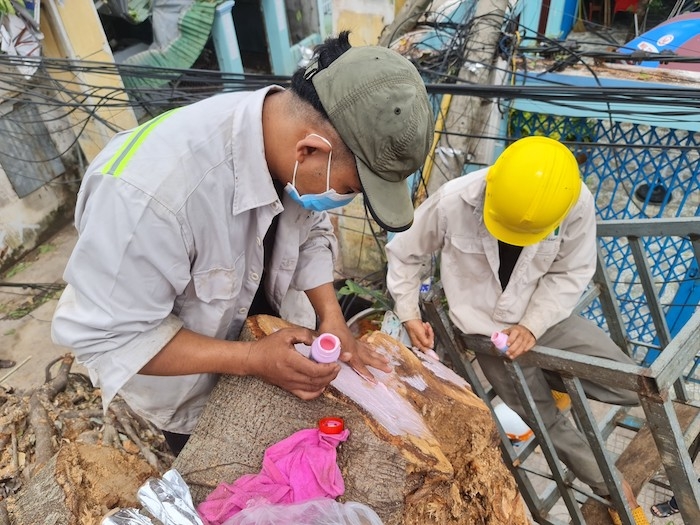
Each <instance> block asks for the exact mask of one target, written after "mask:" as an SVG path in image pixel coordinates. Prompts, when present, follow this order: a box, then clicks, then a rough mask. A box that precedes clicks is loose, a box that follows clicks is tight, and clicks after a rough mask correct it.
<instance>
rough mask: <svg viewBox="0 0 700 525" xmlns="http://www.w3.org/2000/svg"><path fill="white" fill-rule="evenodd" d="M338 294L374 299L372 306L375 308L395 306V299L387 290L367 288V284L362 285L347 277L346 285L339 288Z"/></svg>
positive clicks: (382, 308)
mask: <svg viewBox="0 0 700 525" xmlns="http://www.w3.org/2000/svg"><path fill="white" fill-rule="evenodd" d="M337 295H338V296H339V297H343V296H348V295H357V296H359V297H364V298H365V299H367V300H370V301H372V308H374V309H375V310H391V309H392V308H393V306H394V301H392V300H391V297H390V296H389V294H387V293H386V291H385V290H375V289H372V288H367V287H366V286H362V285H361V284H358V283H357V282H355V281H353V280H351V279H347V280H346V281H345V286H343V287H342V288H341V289H340V290H338V292H337Z"/></svg>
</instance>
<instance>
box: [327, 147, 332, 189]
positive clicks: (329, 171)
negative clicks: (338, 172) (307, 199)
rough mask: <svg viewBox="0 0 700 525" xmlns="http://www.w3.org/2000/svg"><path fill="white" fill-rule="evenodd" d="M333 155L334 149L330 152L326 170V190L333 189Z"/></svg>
mask: <svg viewBox="0 0 700 525" xmlns="http://www.w3.org/2000/svg"><path fill="white" fill-rule="evenodd" d="M332 157H333V149H332V148H331V150H330V151H329V152H328V169H327V170H326V191H329V190H330V189H331V158H332Z"/></svg>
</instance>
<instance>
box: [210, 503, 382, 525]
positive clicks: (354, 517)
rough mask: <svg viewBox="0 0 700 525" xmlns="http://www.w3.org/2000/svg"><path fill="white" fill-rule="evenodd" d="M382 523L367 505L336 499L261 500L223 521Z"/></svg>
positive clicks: (248, 524)
mask: <svg viewBox="0 0 700 525" xmlns="http://www.w3.org/2000/svg"><path fill="white" fill-rule="evenodd" d="M281 523H293V524H294V525H382V520H380V519H379V516H377V513H376V512H374V511H373V510H372V509H371V508H369V507H368V506H367V505H363V504H362V503H357V502H354V501H350V502H347V503H339V502H337V501H335V500H333V499H330V498H325V499H314V500H310V501H305V502H303V503H294V504H291V505H271V504H259V505H255V506H252V507H248V508H246V509H243V510H242V511H241V512H239V513H238V514H236V515H235V516H232V517H230V518H229V519H227V520H226V521H225V522H224V523H223V524H222V525H280V524H281Z"/></svg>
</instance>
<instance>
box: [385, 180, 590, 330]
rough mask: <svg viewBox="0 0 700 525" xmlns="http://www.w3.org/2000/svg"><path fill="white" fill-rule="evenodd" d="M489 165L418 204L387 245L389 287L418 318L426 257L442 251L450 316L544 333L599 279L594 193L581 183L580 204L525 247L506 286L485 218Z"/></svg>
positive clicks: (466, 323)
mask: <svg viewBox="0 0 700 525" xmlns="http://www.w3.org/2000/svg"><path fill="white" fill-rule="evenodd" d="M487 171H488V168H485V169H482V170H479V171H476V172H473V173H470V174H467V175H464V176H463V177H459V178H457V179H454V180H452V181H449V182H447V183H445V184H443V185H442V186H441V187H440V188H439V189H438V191H437V192H435V193H434V194H433V195H431V196H430V198H428V199H427V200H426V201H425V202H424V203H423V204H421V206H419V208H418V209H417V210H416V214H415V217H414V221H413V225H412V226H411V227H410V228H409V229H408V230H406V231H405V232H402V233H399V234H397V235H395V236H394V238H393V239H392V240H391V242H389V243H388V244H387V247H386V252H387V260H388V264H389V269H388V275H387V287H388V289H389V291H390V293H391V295H392V296H393V297H394V300H395V306H394V311H395V312H396V314H397V316H398V317H399V319H400V320H401V321H402V322H404V321H408V320H411V319H420V318H421V315H420V310H419V306H418V301H419V288H420V285H421V279H422V278H423V277H424V276H425V273H426V256H429V255H430V254H432V253H434V252H440V254H441V264H440V279H441V281H442V284H443V287H444V289H445V296H446V298H447V302H448V304H449V313H450V318H451V319H452V321H453V322H454V323H455V325H456V326H457V327H458V328H459V329H460V330H462V332H464V333H467V334H482V335H491V333H492V332H494V331H496V330H502V329H503V328H506V327H509V326H512V325H515V324H521V325H523V326H525V327H526V328H528V329H529V330H530V331H531V332H532V333H533V335H534V336H535V337H536V338H538V337H540V336H541V335H542V334H543V333H544V332H545V331H547V329H548V328H550V327H551V326H553V325H555V324H556V323H558V322H559V321H562V320H563V319H566V318H567V317H568V316H569V315H571V312H572V311H573V309H574V307H575V306H576V303H577V302H578V300H579V299H580V297H581V294H582V293H583V291H584V290H585V289H586V286H587V285H588V283H589V282H590V280H591V278H592V277H593V273H594V271H595V267H596V224H595V210H594V206H593V204H594V203H593V196H592V195H591V192H590V191H589V190H588V188H587V187H586V186H585V185H584V184H583V182H582V183H581V193H580V196H579V198H578V202H576V204H575V205H574V207H573V208H572V209H571V211H570V212H569V215H568V216H567V217H566V218H565V219H564V221H563V222H562V224H561V225H560V226H559V228H557V229H556V230H555V231H554V232H553V233H552V234H551V235H549V236H548V237H547V238H546V239H544V240H543V241H541V242H539V243H537V244H533V245H531V246H525V247H524V248H523V250H522V252H521V254H520V257H519V258H518V261H517V263H516V264H515V267H514V268H513V273H512V275H511V278H510V281H509V282H508V285H507V286H506V289H505V290H503V289H502V288H501V282H500V279H499V277H498V268H499V266H500V258H499V255H498V241H497V239H496V238H495V237H494V236H493V235H491V234H490V233H489V231H488V230H487V229H486V226H485V225H484V221H483V207H484V192H485V181H484V179H485V177H486V173H487Z"/></svg>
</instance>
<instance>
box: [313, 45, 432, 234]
mask: <svg viewBox="0 0 700 525" xmlns="http://www.w3.org/2000/svg"><path fill="white" fill-rule="evenodd" d="M304 76H305V78H307V79H308V78H311V80H312V82H313V85H314V87H315V88H316V92H317V93H318V97H319V99H320V100H321V104H322V105H323V108H324V109H325V110H326V113H327V114H328V117H329V119H330V121H331V124H333V127H334V128H335V129H336V131H337V132H338V134H339V135H340V138H342V139H343V142H344V143H345V144H346V145H347V147H348V148H350V151H352V152H353V154H354V155H355V160H356V163H357V171H358V173H359V175H360V182H361V183H362V192H363V193H364V196H365V202H366V203H367V207H368V208H369V211H370V213H371V214H372V217H374V220H376V221H377V223H378V224H379V225H380V226H381V227H382V228H384V229H386V230H388V231H403V230H406V229H408V228H409V227H410V226H411V223H412V222H413V203H412V201H411V196H410V194H409V190H408V185H407V183H406V182H405V179H406V177H408V176H409V175H411V174H412V173H414V172H415V171H416V170H417V169H419V168H420V167H421V166H422V165H423V163H424V162H425V159H426V156H427V155H428V150H429V149H430V144H431V142H432V138H433V126H434V123H433V116H432V111H431V109H430V104H429V102H428V94H427V92H426V90H425V84H424V82H423V80H422V79H421V77H420V75H419V74H418V71H417V70H416V68H415V66H414V65H413V64H412V63H411V62H410V61H409V60H407V59H406V58H404V57H403V56H401V55H400V54H398V53H396V52H395V51H392V50H390V49H387V48H385V47H379V46H364V47H353V48H350V49H348V50H347V51H346V52H345V53H343V54H342V55H340V56H339V57H338V58H337V59H336V60H335V61H333V62H332V63H331V64H330V65H329V66H328V67H327V68H325V69H321V70H318V63H317V62H316V61H315V60H314V61H312V62H311V64H309V66H308V67H307V68H306V71H305V75H304Z"/></svg>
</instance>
